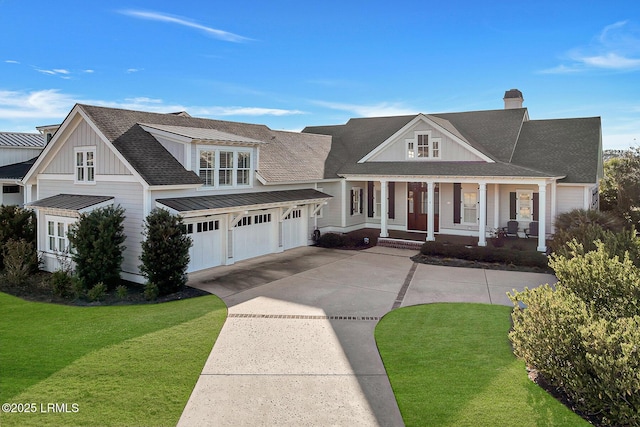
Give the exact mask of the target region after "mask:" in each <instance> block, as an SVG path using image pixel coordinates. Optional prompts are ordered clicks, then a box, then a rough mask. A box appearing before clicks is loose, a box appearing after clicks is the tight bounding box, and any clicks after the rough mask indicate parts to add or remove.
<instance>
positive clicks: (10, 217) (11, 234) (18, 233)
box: [0, 205, 36, 267]
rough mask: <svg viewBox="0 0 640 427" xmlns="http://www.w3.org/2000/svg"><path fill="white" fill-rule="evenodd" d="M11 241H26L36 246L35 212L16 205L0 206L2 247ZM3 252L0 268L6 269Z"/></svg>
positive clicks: (1, 253)
mask: <svg viewBox="0 0 640 427" xmlns="http://www.w3.org/2000/svg"><path fill="white" fill-rule="evenodd" d="M9 240H14V241H19V240H24V241H26V242H27V243H30V244H31V245H32V246H33V247H34V248H35V246H36V216H35V214H34V213H33V211H31V210H29V209H23V208H21V207H18V206H14V205H7V206H5V205H2V206H0V247H4V246H5V245H6V244H7V242H9ZM3 259H4V256H3V252H2V251H0V267H4V261H3Z"/></svg>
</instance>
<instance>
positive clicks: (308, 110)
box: [0, 0, 640, 149]
mask: <svg viewBox="0 0 640 427" xmlns="http://www.w3.org/2000/svg"><path fill="white" fill-rule="evenodd" d="M0 32H1V34H2V37H0V130H1V131H20V132H34V131H35V126H39V125H48V124H54V123H59V122H61V121H62V120H63V119H64V117H65V116H66V114H67V113H68V112H69V111H70V109H71V108H72V107H73V105H74V104H75V103H76V102H81V103H88V104H95V105H104V106H113V107H120V108H131V109H140V110H145V111H160V112H173V111H182V110H186V111H188V112H189V113H190V114H191V115H194V116H201V117H210V118H218V119H224V120H232V121H242V122H250V123H264V124H266V125H268V126H269V127H271V128H273V129H285V130H300V129H302V128H304V127H305V126H308V125H325V124H339V123H344V122H346V121H347V120H348V119H349V118H350V117H363V116H380V115H396V114H412V113H418V112H422V113H439V112H451V111H470V110H487V109H500V108H503V101H502V97H503V95H504V92H505V90H508V89H511V88H518V89H520V90H521V91H522V92H523V93H524V98H525V102H524V105H525V106H526V107H528V108H529V115H530V117H531V118H532V119H547V118H563V117H592V116H601V117H602V123H603V144H604V148H619V149H624V148H628V147H630V146H638V145H639V144H640V2H638V1H637V0H626V1H615V0H612V1H590V0H581V1H574V0H566V1H561V2H558V1H553V2H552V1H546V0H542V1H532V2H520V1H493V2H476V1H455V0H451V1H448V2H431V1H402V0H396V1H393V2H391V1H388V0H387V1H345V0H342V1H333V0H324V1H320V2H304V1H299V0H297V1H280V0H272V1H270V2H258V1H247V0H235V1H233V2H221V1H190V0H183V1H181V2H176V1H171V2H167V1H153V2H151V1H130V2H122V1H120V0H112V1H109V2H94V1H86V2H78V1H66V0H56V1H50V0H48V1H25V0H0Z"/></svg>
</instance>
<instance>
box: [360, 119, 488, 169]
mask: <svg viewBox="0 0 640 427" xmlns="http://www.w3.org/2000/svg"><path fill="white" fill-rule="evenodd" d="M398 161H427V162H453V161H457V162H460V161H469V162H478V161H485V162H493V160H492V159H491V158H490V157H489V156H487V155H485V154H483V153H482V152H480V151H478V150H477V149H475V148H474V147H472V146H471V144H470V143H469V142H468V141H467V140H466V139H465V138H464V136H463V135H462V134H461V133H460V132H459V131H458V130H457V129H456V128H455V127H454V126H453V125H451V123H449V122H448V121H447V120H445V119H442V118H439V117H435V116H430V115H424V114H419V115H417V116H416V117H415V118H414V119H413V120H411V121H410V122H409V123H407V124H406V125H405V126H404V127H403V128H402V129H400V130H398V131H397V132H396V133H394V134H393V135H391V136H390V137H389V138H387V139H386V140H385V141H384V142H383V143H382V144H380V145H379V146H378V147H376V148H375V149H374V150H372V151H371V152H369V153H368V154H367V155H366V156H364V157H363V158H362V159H360V161H359V162H358V163H364V162H398Z"/></svg>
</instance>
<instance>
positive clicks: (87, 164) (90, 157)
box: [74, 147, 96, 183]
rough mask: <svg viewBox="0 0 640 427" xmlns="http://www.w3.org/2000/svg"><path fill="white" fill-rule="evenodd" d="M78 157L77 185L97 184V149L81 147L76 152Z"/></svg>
mask: <svg viewBox="0 0 640 427" xmlns="http://www.w3.org/2000/svg"><path fill="white" fill-rule="evenodd" d="M74 153H75V157H76V165H75V167H76V177H75V182H76V183H95V181H96V180H95V170H96V169H95V161H96V149H95V147H81V148H76V149H75V150H74Z"/></svg>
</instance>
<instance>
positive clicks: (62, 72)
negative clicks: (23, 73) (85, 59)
mask: <svg viewBox="0 0 640 427" xmlns="http://www.w3.org/2000/svg"><path fill="white" fill-rule="evenodd" d="M36 71H37V72H39V73H42V74H47V75H49V76H58V77H60V78H62V79H70V78H71V77H70V74H71V71H69V70H66V69H64V68H54V69H53V70H45V69H43V68H36Z"/></svg>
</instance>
